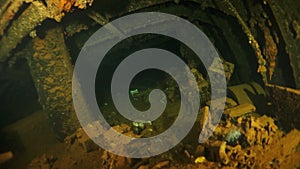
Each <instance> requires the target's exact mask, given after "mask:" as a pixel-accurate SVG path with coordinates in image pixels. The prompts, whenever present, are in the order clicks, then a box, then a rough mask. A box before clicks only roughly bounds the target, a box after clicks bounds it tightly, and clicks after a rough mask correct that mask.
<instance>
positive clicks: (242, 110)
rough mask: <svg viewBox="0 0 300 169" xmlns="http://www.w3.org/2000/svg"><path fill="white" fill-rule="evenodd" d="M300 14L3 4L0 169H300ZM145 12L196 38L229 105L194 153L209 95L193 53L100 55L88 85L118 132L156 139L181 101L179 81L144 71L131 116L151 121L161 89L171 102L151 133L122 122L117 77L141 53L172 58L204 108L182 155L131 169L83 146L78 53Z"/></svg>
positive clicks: (126, 161)
mask: <svg viewBox="0 0 300 169" xmlns="http://www.w3.org/2000/svg"><path fill="white" fill-rule="evenodd" d="M299 7H300V1H297V0H286V1H278V0H240V1H239V0H25V1H23V0H0V138H1V139H0V168H3V169H14V168H16V169H17V168H20V169H23V168H24V169H25V168H27V169H67V168H70V169H77V168H78V169H82V168H103V169H115V168H116V169H125V168H130V169H131V168H134V169H160V168H172V169H177V168H178V169H181V168H188V169H194V168H195V169H196V168H300V131H299V130H300V48H299V46H300V17H299V16H300V11H299ZM142 12H161V13H167V14H172V15H175V16H178V17H181V18H184V19H186V20H188V21H189V22H190V23H192V24H194V25H195V26H196V27H197V28H198V29H200V30H201V31H203V32H204V34H205V35H206V36H207V37H208V39H209V40H210V42H211V43H212V44H213V46H214V47H215V49H216V51H217V53H218V55H219V57H220V58H221V61H222V66H223V69H224V72H225V79H226V84H227V89H226V93H227V95H226V101H225V102H224V104H225V109H224V112H223V115H222V117H221V120H220V122H219V124H218V126H217V127H216V128H215V130H214V131H213V135H212V136H211V137H209V139H208V140H207V141H206V142H204V143H198V136H199V134H200V132H201V130H202V129H203V128H204V127H205V125H212V124H209V123H206V121H207V119H208V118H209V113H210V109H209V107H210V105H211V88H210V87H211V84H210V78H209V76H208V72H207V70H206V68H205V66H204V65H203V63H202V62H201V60H200V59H199V58H198V57H197V55H196V54H195V52H194V51H193V50H192V49H191V48H190V47H189V46H187V45H186V44H184V43H182V42H180V41H178V40H176V39H174V38H171V37H168V36H164V35H159V34H140V35H136V36H132V37H129V38H126V39H125V40H123V41H121V42H120V43H118V44H117V45H115V46H114V47H113V48H112V49H111V50H109V52H108V53H107V54H106V55H105V58H104V59H103V61H102V62H101V64H100V66H99V69H98V71H97V76H96V79H95V95H96V98H97V103H98V106H99V109H101V112H103V116H104V117H105V119H106V120H107V122H108V123H109V124H110V125H111V126H112V127H113V129H114V130H115V131H117V132H119V133H122V134H124V135H126V136H129V137H133V138H148V137H152V136H156V135H158V134H160V133H163V132H165V131H166V130H167V129H168V128H170V127H171V126H172V124H173V123H174V121H175V120H176V117H177V116H178V114H179V113H178V112H179V109H180V106H181V105H180V100H181V99H182V97H183V96H181V95H180V88H179V87H178V85H177V83H176V81H175V80H174V79H173V78H172V77H171V76H170V75H168V74H167V73H165V72H163V71H160V70H157V69H148V70H144V71H141V72H140V73H138V74H137V75H136V76H135V77H134V78H133V79H132V81H131V83H130V90H129V91H128V95H129V98H130V100H131V103H132V105H133V106H134V107H135V108H136V109H137V110H139V111H146V110H148V109H149V108H150V107H151V104H150V103H149V100H148V97H149V94H150V93H151V91H152V90H153V89H160V90H161V91H163V92H164V93H165V95H166V100H161V102H166V109H165V110H164V112H163V114H162V115H161V116H160V117H159V118H157V119H156V120H154V121H147V122H132V121H130V120H129V119H126V118H125V117H124V116H122V115H120V113H119V111H118V109H117V108H116V107H115V105H114V101H113V99H112V96H111V82H112V77H113V75H114V71H115V70H116V69H117V67H118V65H119V64H120V63H121V62H122V61H123V60H124V59H125V58H126V57H127V56H128V55H130V54H132V53H134V52H136V51H139V50H142V49H146V48H160V49H164V50H167V51H170V52H172V53H174V54H176V56H178V57H179V58H180V59H181V60H183V61H184V63H186V64H187V65H188V67H189V68H190V70H191V72H192V74H193V75H194V77H195V79H196V82H197V84H196V85H197V86H198V90H199V95H200V98H201V99H200V108H199V110H197V112H198V116H197V119H196V122H195V124H194V126H193V127H192V129H191V130H190V132H189V133H188V134H187V136H186V137H185V138H184V139H183V140H181V141H180V143H179V144H178V145H176V146H175V147H173V148H172V149H170V150H169V151H167V152H164V153H162V154H159V155H157V156H153V157H148V158H129V157H123V156H118V155H115V154H113V153H111V152H109V151H107V150H105V149H103V148H101V147H99V146H98V145H97V144H95V143H94V142H93V140H92V139H91V138H90V137H89V136H88V135H87V134H86V131H85V130H84V129H83V128H82V127H83V126H81V124H80V123H79V121H78V118H77V115H76V112H75V109H74V106H73V96H74V95H72V78H73V70H74V66H75V64H76V61H77V59H78V58H77V57H78V55H79V53H80V51H81V50H82V49H83V46H84V45H85V43H86V41H87V40H88V39H89V38H90V37H91V36H92V35H93V34H94V33H95V32H96V31H98V30H99V29H100V28H102V27H103V26H104V25H106V24H109V23H110V22H111V21H113V20H116V19H118V18H120V17H123V16H126V15H130V14H135V13H142ZM138 22H139V21H136V23H137V25H138ZM128 26H131V28H130V29H131V30H129V31H135V29H138V28H136V27H135V25H128ZM110 28H111V31H115V32H117V33H120V32H118V29H117V28H116V27H114V25H110ZM162 29H164V27H163V26H162ZM121 33H122V32H121ZM99 38H100V40H101V38H103V39H105V38H106V37H99ZM210 63H211V65H213V64H214V60H211V61H210ZM82 97H84V96H82ZM86 104H87V105H89V103H86ZM84 106H85V105H83V107H84ZM89 125H91V126H93V125H94V124H89ZM100 135H101V134H100ZM116 139H117V138H116Z"/></svg>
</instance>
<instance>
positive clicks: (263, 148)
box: [29, 98, 300, 169]
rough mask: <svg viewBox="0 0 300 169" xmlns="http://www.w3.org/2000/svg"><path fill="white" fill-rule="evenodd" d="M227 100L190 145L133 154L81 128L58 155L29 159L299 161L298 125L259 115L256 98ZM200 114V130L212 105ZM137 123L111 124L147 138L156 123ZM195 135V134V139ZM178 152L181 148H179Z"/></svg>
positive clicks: (221, 164)
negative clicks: (209, 128)
mask: <svg viewBox="0 0 300 169" xmlns="http://www.w3.org/2000/svg"><path fill="white" fill-rule="evenodd" d="M226 105H227V106H226V109H225V112H224V115H223V118H222V119H221V121H220V123H219V125H218V127H217V128H216V129H215V131H214V134H213V136H212V137H210V138H209V139H208V140H207V141H206V142H205V143H203V144H196V145H195V146H193V147H190V146H191V145H186V144H187V143H184V142H183V143H182V144H180V145H178V146H176V147H175V148H174V149H173V150H171V151H169V152H166V153H163V154H161V155H158V156H156V157H151V158H143V159H130V158H126V157H121V156H117V155H114V154H111V153H109V152H107V151H105V150H103V149H101V148H99V147H98V146H97V145H96V144H95V143H93V141H92V140H91V139H90V138H89V137H88V136H87V135H86V134H85V132H84V130H82V129H78V130H77V131H76V132H75V133H74V134H73V135H71V136H69V137H67V138H66V139H65V144H66V146H67V147H68V150H67V152H65V153H62V155H61V156H60V157H55V158H54V157H52V156H46V155H43V156H41V157H37V158H35V159H34V160H33V161H32V162H31V164H30V165H29V169H36V168H38V167H39V166H40V167H41V166H43V165H44V166H45V161H46V164H47V166H49V167H48V168H49V169H50V168H61V167H68V168H80V167H82V166H86V165H88V166H90V167H101V168H138V169H145V168H148V169H149V168H151V169H158V168H172V169H177V168H191V169H193V168H199V167H201V168H284V167H291V166H292V167H297V166H299V161H300V152H299V145H300V131H298V130H296V129H294V130H292V131H290V132H289V133H285V132H283V131H282V130H280V129H279V127H278V126H277V125H276V124H275V121H274V119H273V118H271V117H268V116H267V115H262V116H261V115H258V114H257V113H256V107H255V106H254V105H252V104H242V105H238V104H237V103H236V102H235V101H233V100H232V99H229V98H228V99H227V101H226ZM200 114H201V118H200V122H198V124H199V123H200V125H198V127H197V129H196V130H198V131H200V129H201V128H203V126H202V125H203V124H205V122H203V120H201V119H207V117H205V116H207V115H208V114H209V107H208V106H205V107H204V108H202V109H201V111H200ZM97 124H98V125H97ZM89 125H90V128H91V129H95V128H97V127H93V126H99V122H97V121H95V122H94V123H93V124H89ZM207 125H210V124H207ZM199 126H200V127H199ZM134 128H135V126H134V125H128V124H119V125H116V126H114V127H113V130H115V131H118V132H120V133H122V134H125V135H127V136H130V137H135V138H143V137H146V136H147V135H149V133H151V132H153V126H152V125H150V124H146V125H145V128H144V130H143V131H142V132H141V133H139V134H136V133H135V132H134ZM150 135H151V134H150ZM196 141H197V140H194V142H196ZM112 146H113V145H112ZM188 147H189V148H188ZM174 152H179V154H176V153H174ZM75 154H76V155H75ZM176 156H177V157H176ZM45 158H46V159H48V160H45ZM51 159H55V160H51ZM64 159H72V161H69V162H66V161H64ZM93 159H97V160H95V161H94V163H89V164H87V161H90V160H93ZM99 159H100V160H99ZM182 161H185V163H182Z"/></svg>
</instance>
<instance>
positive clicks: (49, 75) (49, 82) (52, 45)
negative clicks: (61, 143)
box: [28, 27, 79, 139]
mask: <svg viewBox="0 0 300 169" xmlns="http://www.w3.org/2000/svg"><path fill="white" fill-rule="evenodd" d="M34 49H35V53H34V55H33V56H32V57H30V58H28V63H29V67H30V69H31V74H32V77H33V79H34V82H35V86H36V88H37V91H38V95H39V101H40V103H41V105H42V106H43V108H44V109H45V110H47V111H48V113H49V114H48V118H49V120H50V123H51V125H52V127H53V129H54V131H55V132H56V133H57V134H58V136H59V138H61V139H63V138H64V137H65V136H67V135H69V134H71V133H72V132H74V131H75V130H76V129H77V128H79V123H78V120H77V117H76V114H75V110H74V107H73V102H72V73H73V66H72V64H71V61H70V56H69V53H68V50H67V47H66V45H65V41H64V36H63V30H62V28H61V27H55V28H52V29H50V30H48V31H47V32H46V35H45V37H44V39H41V38H38V37H36V38H35V39H34Z"/></svg>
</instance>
